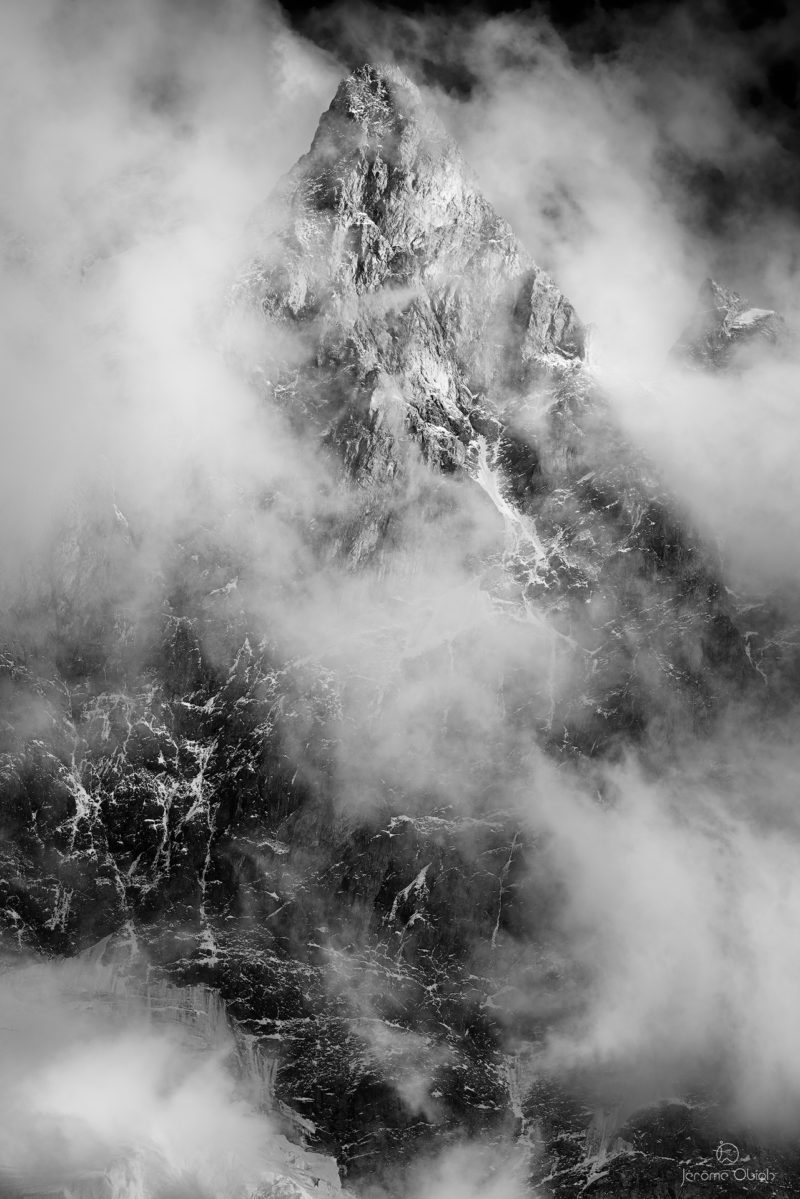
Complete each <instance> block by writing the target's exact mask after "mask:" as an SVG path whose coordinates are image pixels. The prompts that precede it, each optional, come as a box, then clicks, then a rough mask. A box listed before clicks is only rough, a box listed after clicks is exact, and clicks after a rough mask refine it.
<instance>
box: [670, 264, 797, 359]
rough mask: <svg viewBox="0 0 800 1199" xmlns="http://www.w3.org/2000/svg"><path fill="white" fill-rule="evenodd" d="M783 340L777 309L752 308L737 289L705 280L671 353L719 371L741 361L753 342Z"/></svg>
mask: <svg viewBox="0 0 800 1199" xmlns="http://www.w3.org/2000/svg"><path fill="white" fill-rule="evenodd" d="M786 340H787V330H786V324H785V322H784V320H783V318H782V317H781V316H779V315H778V313H777V312H773V311H772V309H770V308H754V307H753V306H752V305H751V304H749V303H748V301H747V300H745V299H743V297H742V296H740V295H739V294H738V293H737V292H735V291H730V290H729V289H728V288H726V287H722V286H721V284H719V283H717V282H716V281H715V280H714V279H706V280H705V282H704V283H703V285H702V287H701V288H700V294H699V296H698V300H697V309H696V311H695V313H694V315H693V317H692V319H691V321H690V322H689V324H688V325H687V326H686V328H685V329H684V331H683V333H682V334H681V336H680V338H679V339H678V341H677V343H676V345H675V346H674V348H673V350H672V353H673V355H674V356H675V357H676V358H677V359H679V360H684V361H686V362H688V363H689V364H691V365H693V366H696V367H699V368H701V369H706V370H707V369H713V370H720V369H725V368H727V367H729V366H731V365H733V364H734V363H735V362H736V361H737V360H741V357H742V354H743V352H744V353H746V351H747V349H748V348H750V347H752V346H753V345H754V344H755V345H758V344H761V345H762V346H763V345H764V343H766V344H767V345H769V346H776V345H780V344H781V343H785V342H786Z"/></svg>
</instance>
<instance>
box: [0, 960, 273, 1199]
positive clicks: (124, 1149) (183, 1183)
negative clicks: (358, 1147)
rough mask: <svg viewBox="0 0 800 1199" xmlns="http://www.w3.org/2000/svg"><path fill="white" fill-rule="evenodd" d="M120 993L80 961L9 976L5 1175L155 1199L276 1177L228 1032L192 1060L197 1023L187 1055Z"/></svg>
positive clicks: (264, 1128)
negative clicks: (90, 1184)
mask: <svg viewBox="0 0 800 1199" xmlns="http://www.w3.org/2000/svg"><path fill="white" fill-rule="evenodd" d="M126 985H127V984H125V982H124V981H123V980H122V979H121V978H118V979H116V980H115V981H113V982H111V980H110V979H109V976H108V972H107V971H103V970H102V969H100V970H98V969H96V968H95V967H93V966H92V965H90V964H88V963H85V962H84V963H81V962H78V963H66V964H64V965H61V966H58V965H54V964H46V965H45V964H40V965H32V966H28V967H25V968H22V969H16V970H11V971H8V970H7V971H6V972H5V973H4V975H3V978H2V980H0V1024H1V1025H2V1029H1V1030H0V1035H2V1037H3V1053H2V1066H0V1076H1V1078H2V1097H1V1098H0V1112H1V1113H2V1119H1V1120H0V1161H1V1162H2V1164H3V1169H4V1170H5V1171H8V1172H9V1173H10V1174H11V1175H12V1176H14V1177H17V1178H19V1179H21V1180H23V1182H24V1183H25V1184H27V1185H28V1186H31V1185H34V1182H35V1184H36V1185H37V1186H39V1187H40V1188H41V1189H42V1190H46V1189H50V1188H56V1187H57V1186H58V1185H63V1184H64V1183H65V1182H67V1181H69V1179H70V1178H77V1177H81V1176H87V1175H90V1174H92V1173H93V1172H96V1173H97V1175H98V1176H103V1175H105V1174H106V1173H108V1176H109V1177H110V1178H111V1179H113V1180H114V1182H115V1183H116V1185H117V1186H118V1187H119V1188H120V1190H119V1193H121V1194H125V1195H128V1194H147V1195H154V1196H158V1195H161V1196H166V1195H170V1196H175V1195H179V1194H180V1195H183V1194H185V1195H187V1196H188V1195H190V1194H191V1195H200V1194H203V1195H205V1194H208V1195H211V1194H213V1195H215V1196H223V1195H224V1196H228V1195H229V1196H234V1195H241V1194H242V1193H243V1188H246V1187H247V1186H252V1185H253V1184H254V1183H255V1182H256V1181H257V1180H258V1179H259V1178H262V1177H269V1176H271V1173H272V1171H274V1169H275V1166H276V1164H277V1162H279V1161H280V1160H281V1159H280V1155H281V1147H280V1138H278V1137H277V1136H276V1134H275V1131H274V1129H273V1128H272V1127H271V1125H270V1124H269V1122H268V1120H267V1118H266V1117H265V1116H264V1115H263V1114H261V1113H259V1112H257V1111H256V1109H255V1108H254V1107H252V1106H251V1105H250V1104H249V1103H248V1102H247V1100H246V1099H245V1098H243V1097H242V1096H241V1095H237V1094H236V1089H235V1083H234V1079H233V1077H232V1075H231V1074H229V1072H228V1067H227V1063H228V1059H229V1058H230V1056H231V1052H232V1050H233V1041H232V1038H231V1037H230V1034H229V1033H228V1032H227V1030H224V1029H223V1031H222V1032H219V1031H217V1033H216V1034H213V1033H212V1035H211V1036H210V1037H209V1038H208V1041H207V1043H206V1044H205V1047H204V1051H201V1052H198V1047H197V1045H198V1043H199V1042H202V1040H203V1037H204V1035H205V1034H206V1033H207V1032H208V1030H207V1029H206V1028H204V1026H203V1022H202V1019H201V1018H200V1016H199V1015H198V1016H197V1017H196V1018H197V1030H199V1031H198V1032H197V1041H196V1042H195V1043H194V1044H192V1043H191V1041H190V1039H189V1038H187V1037H185V1036H183V1035H182V1034H181V1029H180V1024H179V1022H175V1024H173V1025H170V1023H169V1021H166V1022H162V1023H161V1025H160V1026H159V1025H156V1024H155V1023H154V1022H153V1020H152V1014H151V1009H152V1007H153V1006H154V1002H153V1001H152V1000H151V1001H149V1002H148V1000H147V999H146V998H145V997H144V995H137V991H136V986H135V984H131V989H130V991H129V992H127V991H126ZM195 998H196V999H197V998H198V997H197V996H195ZM171 999H172V1003H173V1004H176V1005H177V1004H178V1003H179V1000H180V993H179V992H178V990H177V989H175V988H173V993H172V996H171ZM155 1006H156V1007H157V1003H156V1004H155ZM197 1030H196V1031H197ZM116 1193H118V1192H117V1191H116V1190H115V1194H116Z"/></svg>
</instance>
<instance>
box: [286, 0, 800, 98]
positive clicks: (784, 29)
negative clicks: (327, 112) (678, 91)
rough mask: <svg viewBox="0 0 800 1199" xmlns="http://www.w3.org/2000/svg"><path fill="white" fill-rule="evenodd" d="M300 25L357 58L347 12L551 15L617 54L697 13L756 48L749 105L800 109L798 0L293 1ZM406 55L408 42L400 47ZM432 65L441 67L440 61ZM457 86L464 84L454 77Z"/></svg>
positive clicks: (454, 18)
mask: <svg viewBox="0 0 800 1199" xmlns="http://www.w3.org/2000/svg"><path fill="white" fill-rule="evenodd" d="M283 7H284V8H285V10H286V12H287V13H288V15H289V18H290V20H291V22H292V24H293V25H294V27H295V28H296V29H297V30H298V31H299V32H301V33H303V34H304V35H305V36H307V37H309V38H311V40H312V41H314V42H316V43H317V44H319V45H321V46H324V47H326V48H330V49H332V50H335V51H337V52H338V53H339V54H342V53H344V54H345V55H347V54H348V51H349V55H350V56H357V53H358V50H357V47H354V46H352V45H351V46H348V45H347V44H346V39H345V41H344V43H343V39H342V26H343V25H345V24H346V21H344V20H343V19H342V18H343V14H346V13H352V12H354V11H357V10H361V11H370V10H372V11H374V12H376V13H379V14H392V13H403V14H408V15H412V16H415V17H417V18H421V19H422V20H425V18H430V17H436V16H441V15H445V16H446V17H448V18H449V19H450V20H451V22H452V24H453V27H454V28H455V27H456V26H458V25H462V26H463V25H464V24H467V23H469V22H472V21H476V20H479V19H480V18H481V17H485V16H495V15H498V14H501V13H527V14H532V15H536V16H542V17H545V18H546V19H547V20H549V21H550V22H551V23H552V25H553V26H554V27H555V28H556V29H557V30H558V32H559V33H560V34H561V36H562V37H563V38H564V40H565V41H566V42H567V44H568V45H569V46H570V48H571V49H572V51H573V53H575V54H576V55H578V56H583V55H596V54H600V55H608V54H614V53H616V52H618V51H619V50H620V48H621V47H623V46H624V45H625V43H626V42H627V41H628V40H629V39H630V38H631V36H635V34H636V31H637V30H641V29H646V28H648V27H653V26H654V25H656V24H657V23H659V22H660V21H663V20H664V18H665V16H666V15H668V14H670V13H673V14H674V13H676V12H679V11H680V10H681V9H684V10H687V11H689V12H691V15H692V19H693V20H694V21H696V23H697V26H698V29H699V30H701V31H703V33H705V34H706V35H707V36H708V37H709V38H710V39H711V40H712V41H713V39H714V38H715V37H719V36H726V37H731V36H732V37H735V38H738V39H740V40H741V42H742V43H743V44H745V45H748V46H749V47H750V49H751V53H752V62H753V69H754V70H753V73H754V79H753V82H752V84H751V85H750V86H749V88H748V90H747V93H746V94H745V95H743V96H742V102H743V103H745V104H748V105H750V106H752V107H754V108H761V109H765V110H766V112H767V113H768V114H769V115H774V117H775V119H776V120H778V121H780V120H785V119H786V118H787V117H790V116H794V117H796V114H797V107H798V96H799V95H800V7H798V6H797V5H796V4H794V3H792V0H720V2H715V3H708V2H705V0H691V2H690V3H688V4H686V3H683V4H681V3H677V2H674V0H673V2H668V0H661V2H658V0H656V2H653V0H644V2H643V0H602V2H601V0H539V2H538V3H536V4H532V5H524V4H520V3H515V2H514V0H482V2H481V3H463V2H460V0H451V2H449V3H447V2H444V3H429V2H427V0H424V2H422V3H421V2H420V0H395V2H394V3H392V4H387V3H383V2H380V0H379V2H377V3H370V2H365V0H355V2H354V0H333V2H332V3H322V4H320V3H314V2H312V0H292V2H291V3H284V6H283ZM398 52H399V53H401V54H402V47H401V46H399V45H398ZM432 69H435V68H434V67H433V64H432ZM453 82H454V84H456V85H457V83H458V81H453Z"/></svg>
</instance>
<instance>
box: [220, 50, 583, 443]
mask: <svg viewBox="0 0 800 1199" xmlns="http://www.w3.org/2000/svg"><path fill="white" fill-rule="evenodd" d="M272 212H273V214H274V213H275V212H277V222H276V221H275V220H273V228H275V225H276V224H277V232H276V233H273V234H271V235H270V236H269V237H266V236H265V237H263V238H262V240H261V244H259V246H258V252H257V256H256V258H255V259H254V261H253V263H252V265H251V267H250V269H249V270H248V272H247V274H246V275H245V276H244V277H243V279H242V280H240V290H244V291H245V293H246V295H247V297H248V299H249V301H250V302H251V303H253V304H254V306H256V307H257V308H260V309H261V310H262V311H264V312H266V313H268V314H269V315H270V316H272V317H273V318H276V319H278V320H279V321H289V322H291V323H292V325H293V326H294V327H296V328H298V327H299V328H302V329H305V331H306V332H307V333H308V334H309V335H310V336H311V337H312V339H321V341H320V342H319V345H318V349H317V352H316V357H317V358H318V359H319V358H320V356H322V357H323V358H327V359H330V358H331V356H333V358H335V359H336V361H337V362H340V363H343V362H344V359H343V357H342V355H345V358H352V359H353V363H355V364H357V374H358V376H359V377H366V376H369V374H370V370H371V367H370V363H372V362H373V360H374V359H375V357H376V349H375V347H376V346H380V345H383V344H389V343H391V344H393V345H394V346H395V347H400V346H401V345H402V346H403V347H405V350H404V353H403V354H400V353H399V350H398V351H397V352H396V353H395V355H394V356H390V359H391V367H392V380H393V383H392V386H393V387H395V388H396V389H397V390H399V393H400V394H401V395H402V396H403V398H404V400H405V402H410V403H411V407H412V408H414V409H415V410H417V411H418V413H429V414H430V413H431V412H432V409H431V405H432V404H433V406H434V408H433V411H434V420H435V424H436V427H437V428H439V429H440V432H438V433H437V434H436V443H437V445H438V444H439V443H440V442H441V440H442V434H441V427H444V428H445V429H450V430H452V432H453V435H454V436H455V437H456V439H459V438H460V439H461V440H462V443H463V442H464V441H467V442H468V441H469V436H470V435H469V431H468V428H467V425H466V424H465V422H466V420H467V416H468V411H469V404H468V403H467V402H466V401H464V400H463V399H461V398H460V397H461V396H462V395H464V396H466V395H467V394H468V393H476V392H483V393H486V392H491V393H492V395H493V396H494V397H495V398H502V395H503V393H504V392H507V391H508V390H509V389H510V388H512V387H513V389H514V390H516V391H518V390H519V387H520V386H524V380H525V379H527V378H532V377H533V376H534V375H536V374H537V373H539V374H540V373H541V372H545V373H547V372H548V371H550V370H551V369H553V367H557V366H558V365H559V364H560V363H561V364H563V363H564V362H574V361H575V360H579V359H581V358H582V357H583V353H584V331H583V326H582V325H581V322H580V321H579V320H578V318H577V316H576V314H575V312H574V309H573V308H572V306H571V304H569V302H568V301H567V300H566V299H565V297H564V296H563V295H562V294H561V292H560V291H559V290H558V288H557V287H556V285H555V284H554V283H553V281H552V280H551V279H550V278H549V277H548V276H547V275H546V274H545V272H544V271H542V270H541V269H540V268H539V267H538V266H537V265H536V264H535V263H534V262H533V260H532V259H531V258H530V257H529V256H528V254H527V253H526V252H525V250H524V249H523V248H522V246H521V245H520V244H519V242H518V241H517V239H516V238H515V236H514V233H513V231H512V229H511V227H510V226H509V224H508V222H507V221H506V220H504V219H503V218H502V217H501V216H500V215H499V214H498V213H497V212H496V211H495V210H494V208H493V207H492V205H491V204H490V203H489V202H488V201H487V200H486V198H485V197H484V196H483V195H482V194H481V192H480V190H479V187H478V185H477V181H476V180H475V179H474V178H473V177H472V175H471V173H470V172H469V170H468V168H467V167H466V165H465V164H464V161H463V159H462V157H461V154H460V152H459V150H458V147H457V146H456V144H455V142H454V141H453V140H452V138H451V137H450V136H449V135H448V134H447V132H446V131H445V129H444V127H443V126H442V124H441V122H440V121H439V119H438V117H437V116H436V114H435V113H433V112H432V111H430V110H429V108H428V106H427V105H426V104H425V102H424V99H423V97H422V95H421V94H420V91H419V89H418V88H417V87H416V86H415V85H414V84H413V83H411V82H410V81H409V80H408V79H407V78H406V77H405V76H404V75H403V74H402V72H400V71H398V70H397V69H396V68H394V67H383V66H378V67H374V66H364V67H361V68H359V69H358V70H357V71H354V72H353V73H352V74H351V75H349V76H348V77H347V78H346V79H344V80H343V81H342V83H341V84H340V85H339V88H338V89H337V92H336V95H335V97H334V99H333V102H332V103H331V105H330V107H329V109H328V110H327V112H325V113H324V114H323V115H322V117H321V119H320V123H319V127H318V129H317V132H316V134H315V136H314V139H313V142H312V145H311V148H310V150H309V152H308V153H307V154H305V155H304V156H303V157H302V158H301V159H300V160H299V162H298V163H297V164H296V166H295V167H294V168H293V169H292V171H291V172H290V173H289V175H288V176H287V177H286V179H285V180H284V181H283V184H282V187H281V189H280V193H279V194H278V196H277V197H276V198H275V200H274V202H273V204H272ZM387 339H388V342H387ZM334 343H335V345H336V346H338V348H334ZM432 347H435V357H436V358H437V360H439V359H442V360H444V359H445V358H446V359H447V361H448V363H449V364H450V365H449V366H448V368H447V373H448V375H449V378H450V383H448V385H447V387H446V388H445V390H446V391H447V393H448V394H447V397H446V398H445V397H440V396H439V394H438V393H439V390H440V387H439V385H438V384H436V383H435V382H433V381H432V380H435V379H440V376H441V377H442V378H443V377H444V376H443V375H442V372H441V371H440V370H436V371H433V370H432V367H431V366H430V363H429V362H427V359H428V358H429V357H430V354H431V353H433V350H432ZM384 357H385V356H384ZM401 358H402V361H401ZM395 359H396V360H395ZM426 363H427V365H426ZM389 364H390V363H389V361H388V360H387V362H386V365H389ZM354 369H356V368H355V367H354ZM442 386H444V384H442ZM412 397H413V398H412ZM410 419H411V421H412V424H415V423H416V418H415V417H414V416H413V415H412V416H411V417H410ZM423 419H424V422H425V424H426V425H427V424H428V423H429V420H428V417H427V416H425V417H423ZM451 450H452V455H451V458H452V461H454V462H461V461H463V452H462V451H461V450H458V449H457V448H456V447H455V446H452V447H451Z"/></svg>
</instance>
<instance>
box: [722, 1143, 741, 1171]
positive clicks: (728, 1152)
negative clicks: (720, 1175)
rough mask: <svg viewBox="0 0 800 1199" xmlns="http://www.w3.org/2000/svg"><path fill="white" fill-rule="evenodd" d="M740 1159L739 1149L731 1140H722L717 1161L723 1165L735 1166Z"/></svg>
mask: <svg viewBox="0 0 800 1199" xmlns="http://www.w3.org/2000/svg"><path fill="white" fill-rule="evenodd" d="M738 1160H739V1150H738V1149H737V1148H736V1146H735V1145H732V1144H731V1142H730V1141H720V1143H719V1144H718V1145H717V1161H718V1162H719V1164H720V1165H721V1166H735V1165H736V1163H737V1162H738Z"/></svg>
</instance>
